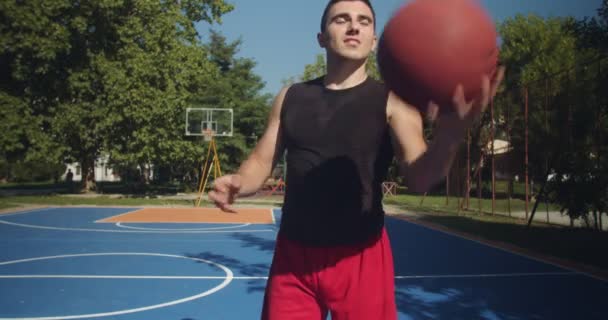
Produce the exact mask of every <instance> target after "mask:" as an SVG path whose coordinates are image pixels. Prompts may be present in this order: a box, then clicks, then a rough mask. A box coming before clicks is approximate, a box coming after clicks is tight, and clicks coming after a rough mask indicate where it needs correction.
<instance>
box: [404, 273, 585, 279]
mask: <svg viewBox="0 0 608 320" xmlns="http://www.w3.org/2000/svg"><path fill="white" fill-rule="evenodd" d="M575 275H579V274H577V273H575V272H538V273H534V272H531V273H489V274H438V275H419V276H416V275H412V276H395V279H400V280H401V279H458V278H513V277H546V276H575Z"/></svg>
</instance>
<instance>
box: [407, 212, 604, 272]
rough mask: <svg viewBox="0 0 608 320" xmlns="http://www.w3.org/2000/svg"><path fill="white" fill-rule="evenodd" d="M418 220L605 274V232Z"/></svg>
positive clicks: (470, 219)
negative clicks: (597, 270)
mask: <svg viewBox="0 0 608 320" xmlns="http://www.w3.org/2000/svg"><path fill="white" fill-rule="evenodd" d="M419 219H421V221H424V222H428V223H432V224H434V225H440V226H443V227H445V228H447V229H449V230H453V231H458V232H461V233H465V234H469V235H472V236H474V237H476V238H481V239H484V240H489V241H492V242H498V243H505V244H509V245H510V246H516V247H519V248H522V249H525V250H526V251H528V252H533V253H536V254H540V255H543V256H550V257H554V258H557V259H559V260H566V261H570V262H573V263H576V264H579V265H581V264H582V265H585V266H591V267H593V268H595V269H601V270H603V271H604V272H606V273H607V274H608V256H606V254H605V253H606V252H608V232H597V231H594V230H591V229H584V228H567V227H561V226H548V225H543V224H538V223H534V224H532V225H531V226H530V227H529V228H527V227H526V225H525V224H524V223H523V222H522V221H521V220H516V219H513V218H508V217H497V216H491V217H490V216H483V215H482V216H455V215H437V214H436V215H432V214H429V215H424V216H422V217H420V218H419Z"/></svg>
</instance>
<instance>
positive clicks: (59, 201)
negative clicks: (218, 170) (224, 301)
mask: <svg viewBox="0 0 608 320" xmlns="http://www.w3.org/2000/svg"><path fill="white" fill-rule="evenodd" d="M239 203H241V204H252V203H255V204H264V205H272V206H278V205H280V201H278V202H277V200H276V198H269V199H262V200H250V199H244V200H242V201H240V202H239ZM194 204H195V200H193V199H168V198H161V197H110V196H91V197H86V196H70V195H48V196H12V197H0V209H8V208H19V207H23V206H26V205H50V206H79V205H91V206H194ZM201 206H211V203H209V202H207V201H202V202H201Z"/></svg>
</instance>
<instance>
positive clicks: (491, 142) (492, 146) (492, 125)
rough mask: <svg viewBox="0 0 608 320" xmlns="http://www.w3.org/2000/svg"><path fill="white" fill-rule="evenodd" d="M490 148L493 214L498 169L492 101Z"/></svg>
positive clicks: (492, 105)
mask: <svg viewBox="0 0 608 320" xmlns="http://www.w3.org/2000/svg"><path fill="white" fill-rule="evenodd" d="M490 117H491V118H490V126H491V127H490V146H491V148H492V150H491V151H490V152H491V153H490V155H491V157H492V214H494V213H495V210H496V167H495V164H494V163H495V158H496V157H495V155H494V100H490Z"/></svg>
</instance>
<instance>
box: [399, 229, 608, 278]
mask: <svg viewBox="0 0 608 320" xmlns="http://www.w3.org/2000/svg"><path fill="white" fill-rule="evenodd" d="M391 218H392V219H394V220H396V221H401V222H405V223H410V224H413V225H415V226H418V227H422V228H425V229H427V230H431V231H436V232H440V233H443V234H445V235H448V236H451V237H456V238H460V239H464V240H468V241H472V242H475V243H477V244H480V245H482V246H486V247H490V248H493V249H497V250H500V251H503V252H506V253H510V254H514V255H516V256H520V257H523V258H526V259H530V260H534V261H536V262H540V263H543V264H547V265H551V266H553V267H556V268H559V269H562V270H567V271H569V272H571V273H578V274H582V275H585V276H587V277H590V278H592V279H595V280H600V281H602V282H606V283H608V279H603V278H600V277H598V276H595V275H593V274H590V273H587V272H584V271H578V270H575V269H573V268H570V267H567V266H563V265H560V264H557V263H554V262H551V261H545V260H543V259H540V258H537V257H534V256H531V255H527V254H524V253H520V252H517V251H512V250H509V249H507V248H501V247H499V246H497V245H493V244H491V243H486V242H483V241H480V240H476V239H473V238H468V237H466V236H464V235H460V234H457V233H451V232H449V231H446V230H442V229H439V228H433V227H431V226H427V225H423V224H419V223H416V222H413V221H408V220H402V219H399V218H396V217H391Z"/></svg>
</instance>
